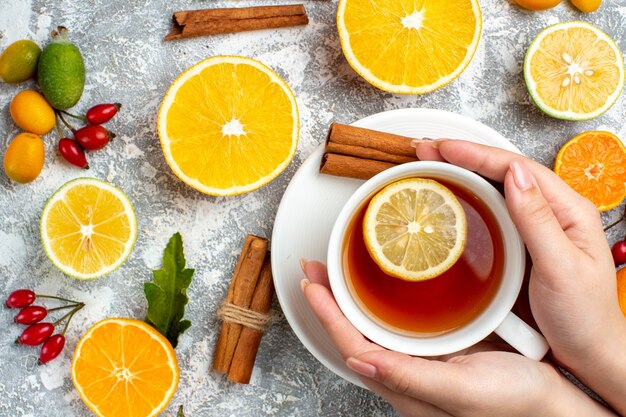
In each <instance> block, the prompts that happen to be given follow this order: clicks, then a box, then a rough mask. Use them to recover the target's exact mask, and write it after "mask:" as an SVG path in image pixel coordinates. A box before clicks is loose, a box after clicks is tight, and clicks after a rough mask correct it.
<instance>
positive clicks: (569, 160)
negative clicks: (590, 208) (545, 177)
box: [554, 131, 626, 211]
mask: <svg viewBox="0 0 626 417" xmlns="http://www.w3.org/2000/svg"><path fill="white" fill-rule="evenodd" d="M554 172H556V173H557V175H558V176H559V177H561V178H562V179H563V181H565V182H566V183H567V184H568V185H569V186H570V187H572V188H573V189H574V190H576V191H577V192H578V193H579V194H581V195H582V196H583V197H586V198H588V199H589V200H591V202H593V203H594V204H595V205H596V206H597V207H598V210H600V211H606V210H610V209H612V208H614V207H617V206H618V205H619V204H620V203H621V202H622V201H623V200H624V198H626V147H624V144H623V143H622V141H621V140H620V139H619V138H618V137H617V136H615V135H614V134H612V133H610V132H596V131H592V132H584V133H581V134H580V135H578V136H576V137H574V138H573V139H571V140H570V141H569V142H567V143H566V144H565V145H563V147H562V148H561V150H560V151H559V153H558V154H557V156H556V163H555V164H554Z"/></svg>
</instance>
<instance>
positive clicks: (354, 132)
mask: <svg viewBox="0 0 626 417" xmlns="http://www.w3.org/2000/svg"><path fill="white" fill-rule="evenodd" d="M412 140H413V139H412V138H408V137H405V136H398V135H393V134H391V133H384V132H378V131H375V130H370V129H364V128H361V127H355V126H348V125H343V124H339V123H333V124H332V125H331V126H330V129H329V131H328V135H327V137H326V149H325V150H324V156H323V157H322V164H321V166H320V172H321V173H322V174H328V175H336V176H339V177H349V178H357V179H363V180H366V179H369V178H371V177H373V176H374V175H376V174H378V173H379V172H382V171H384V170H386V169H388V168H391V167H393V166H395V165H398V164H404V163H406V162H413V161H417V156H416V155H415V149H414V148H412V147H411V141H412Z"/></svg>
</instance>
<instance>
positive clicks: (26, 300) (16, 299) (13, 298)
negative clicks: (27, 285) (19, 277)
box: [5, 290, 36, 308]
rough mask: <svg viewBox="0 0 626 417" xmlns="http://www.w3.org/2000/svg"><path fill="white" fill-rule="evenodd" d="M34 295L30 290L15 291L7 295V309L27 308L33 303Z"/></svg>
mask: <svg viewBox="0 0 626 417" xmlns="http://www.w3.org/2000/svg"><path fill="white" fill-rule="evenodd" d="M35 297H36V296H35V293H34V292H33V291H31V290H15V291H13V292H12V293H11V294H9V298H7V301H6V303H5V304H6V306H7V307H9V308H22V307H27V306H29V305H31V304H32V303H33V301H35Z"/></svg>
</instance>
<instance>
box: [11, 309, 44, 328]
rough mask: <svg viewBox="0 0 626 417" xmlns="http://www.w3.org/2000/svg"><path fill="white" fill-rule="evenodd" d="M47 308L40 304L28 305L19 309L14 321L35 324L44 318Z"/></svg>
mask: <svg viewBox="0 0 626 417" xmlns="http://www.w3.org/2000/svg"><path fill="white" fill-rule="evenodd" d="M47 315H48V310H46V308H45V307H42V306H28V307H26V308H23V309H21V310H20V312H19V313H17V316H15V322H16V323H18V324H35V323H39V322H40V321H41V320H43V319H45V318H46V316H47Z"/></svg>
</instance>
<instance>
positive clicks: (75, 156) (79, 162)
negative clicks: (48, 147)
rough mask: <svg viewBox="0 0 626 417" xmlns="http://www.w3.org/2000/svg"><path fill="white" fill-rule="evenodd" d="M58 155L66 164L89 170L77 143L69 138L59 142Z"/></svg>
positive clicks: (83, 152) (83, 153)
mask: <svg viewBox="0 0 626 417" xmlns="http://www.w3.org/2000/svg"><path fill="white" fill-rule="evenodd" d="M59 153H60V154H61V156H62V157H63V159H65V160H66V161H67V162H69V163H70V164H72V165H76V166H77V167H79V168H83V169H89V164H87V158H86V157H85V151H83V148H81V147H80V145H79V144H78V143H76V142H75V141H73V140H72V139H69V138H63V139H61V140H60V141H59Z"/></svg>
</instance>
